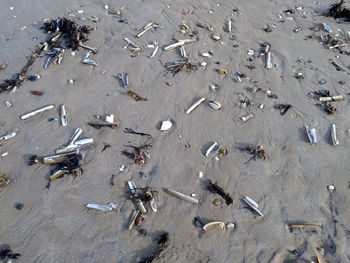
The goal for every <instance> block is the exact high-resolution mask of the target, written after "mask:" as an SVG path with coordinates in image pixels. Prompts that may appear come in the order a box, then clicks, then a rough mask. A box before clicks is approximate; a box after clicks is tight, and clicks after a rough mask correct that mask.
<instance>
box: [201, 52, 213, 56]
mask: <svg viewBox="0 0 350 263" xmlns="http://www.w3.org/2000/svg"><path fill="white" fill-rule="evenodd" d="M200 55H201V56H202V57H211V55H210V54H209V53H208V52H204V53H200Z"/></svg>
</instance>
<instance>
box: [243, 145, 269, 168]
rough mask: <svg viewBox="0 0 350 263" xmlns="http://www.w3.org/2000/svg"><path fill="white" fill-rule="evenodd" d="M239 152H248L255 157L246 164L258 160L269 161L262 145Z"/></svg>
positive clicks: (245, 148) (247, 147)
mask: <svg viewBox="0 0 350 263" xmlns="http://www.w3.org/2000/svg"><path fill="white" fill-rule="evenodd" d="M239 150H240V151H241V152H246V153H249V154H251V155H253V157H251V158H250V159H249V160H248V161H246V162H245V164H246V163H249V162H250V161H251V160H254V161H256V159H257V158H259V159H261V160H263V161H265V160H266V159H267V154H266V151H265V148H264V146H262V145H258V146H246V147H242V148H239Z"/></svg>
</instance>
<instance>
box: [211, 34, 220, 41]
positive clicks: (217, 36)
mask: <svg viewBox="0 0 350 263" xmlns="http://www.w3.org/2000/svg"><path fill="white" fill-rule="evenodd" d="M211 38H212V39H214V40H215V41H219V40H220V39H221V37H220V36H219V35H215V34H212V36H211Z"/></svg>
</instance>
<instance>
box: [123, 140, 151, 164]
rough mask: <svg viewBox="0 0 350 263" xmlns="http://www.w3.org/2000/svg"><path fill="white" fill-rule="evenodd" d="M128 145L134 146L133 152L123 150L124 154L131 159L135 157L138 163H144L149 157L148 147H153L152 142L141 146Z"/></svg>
mask: <svg viewBox="0 0 350 263" xmlns="http://www.w3.org/2000/svg"><path fill="white" fill-rule="evenodd" d="M125 146H126V147H130V148H132V149H133V150H134V151H133V152H128V151H127V150H123V151H122V154H123V155H125V156H126V157H129V158H130V159H133V160H134V162H135V163H136V164H139V165H144V164H145V163H146V162H147V160H148V159H149V153H148V151H147V150H148V149H149V148H151V147H152V144H144V145H141V146H139V147H137V146H133V145H125Z"/></svg>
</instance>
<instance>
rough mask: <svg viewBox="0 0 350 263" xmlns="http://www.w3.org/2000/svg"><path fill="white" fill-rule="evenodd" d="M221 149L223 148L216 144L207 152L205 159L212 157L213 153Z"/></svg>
mask: <svg viewBox="0 0 350 263" xmlns="http://www.w3.org/2000/svg"><path fill="white" fill-rule="evenodd" d="M220 148H221V146H220V145H219V144H218V143H217V142H214V143H213V144H212V145H211V146H210V147H209V148H208V150H207V151H206V153H205V157H210V156H211V155H212V154H213V153H215V152H217V151H219V150H220Z"/></svg>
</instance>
